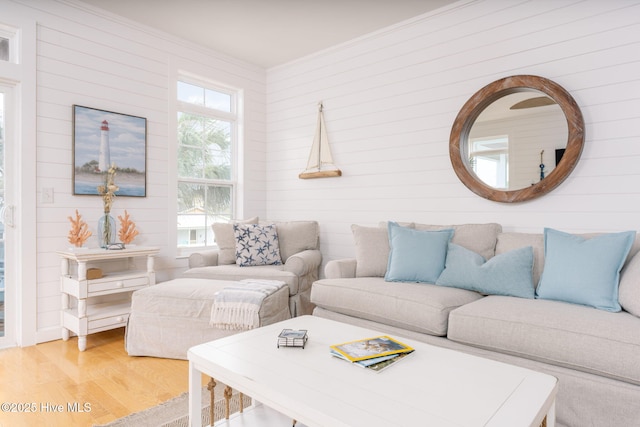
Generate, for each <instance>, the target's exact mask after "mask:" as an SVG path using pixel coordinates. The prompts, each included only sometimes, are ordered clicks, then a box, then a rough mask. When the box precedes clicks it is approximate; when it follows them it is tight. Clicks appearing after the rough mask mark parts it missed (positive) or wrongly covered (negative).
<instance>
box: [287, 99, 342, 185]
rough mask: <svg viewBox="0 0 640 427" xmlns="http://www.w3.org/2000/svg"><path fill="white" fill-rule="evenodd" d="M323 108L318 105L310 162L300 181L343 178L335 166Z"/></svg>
mask: <svg viewBox="0 0 640 427" xmlns="http://www.w3.org/2000/svg"><path fill="white" fill-rule="evenodd" d="M322 108H323V107H322V102H321V103H320V104H318V124H317V126H316V134H315V136H314V138H313V145H312V146H311V153H310V154H309V161H308V162H307V168H306V169H305V170H304V171H303V172H302V173H301V174H299V175H298V178H300V179H311V178H330V177H334V176H342V171H341V170H340V169H338V168H337V167H336V166H335V165H334V164H333V158H332V157H331V149H330V148H329V138H328V136H327V129H326V127H325V125H324V115H323V114H322Z"/></svg>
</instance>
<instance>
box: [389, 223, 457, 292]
mask: <svg viewBox="0 0 640 427" xmlns="http://www.w3.org/2000/svg"><path fill="white" fill-rule="evenodd" d="M387 227H388V230H389V249H390V250H389V262H388V264H387V272H386V274H385V276H384V279H385V280H386V281H388V282H426V283H435V281H436V279H437V278H438V276H440V273H442V270H443V269H444V261H445V259H446V257H447V246H448V245H449V241H450V240H451V238H452V237H453V229H446V230H438V231H423V230H415V229H412V228H407V227H402V226H400V225H398V224H397V223H395V222H389V224H388V225H387Z"/></svg>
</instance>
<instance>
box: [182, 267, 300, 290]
mask: <svg viewBox="0 0 640 427" xmlns="http://www.w3.org/2000/svg"><path fill="white" fill-rule="evenodd" d="M181 277H186V278H193V279H215V280H243V279H267V280H281V281H283V282H285V283H286V284H287V285H288V286H289V294H290V295H295V294H297V293H298V288H299V283H298V276H296V275H295V274H294V273H292V272H290V271H285V267H284V265H259V266H255V267H240V266H239V265H236V264H230V265H217V266H211V267H196V268H190V269H189V270H187V271H185V272H184V273H182V275H181Z"/></svg>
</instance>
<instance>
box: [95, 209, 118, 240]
mask: <svg viewBox="0 0 640 427" xmlns="http://www.w3.org/2000/svg"><path fill="white" fill-rule="evenodd" d="M98 241H99V244H100V247H101V248H106V247H107V246H109V245H111V244H113V243H115V242H116V220H115V219H114V218H113V217H112V216H111V215H109V214H108V213H105V214H104V215H103V216H101V217H100V219H99V220H98Z"/></svg>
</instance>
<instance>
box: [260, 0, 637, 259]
mask: <svg viewBox="0 0 640 427" xmlns="http://www.w3.org/2000/svg"><path fill="white" fill-rule="evenodd" d="M639 17H640V2H638V1H627V0H612V1H608V2H602V1H599V0H584V1H578V0H561V1H554V2H539V1H515V2H505V1H501V0H477V1H460V2H458V3H455V4H454V5H452V6H450V7H447V8H443V9H440V10H438V11H435V12H434V13H431V14H426V15H423V16H421V17H417V18H415V19H413V20H409V21H406V22H404V23H401V24H399V25H396V26H394V27H391V28H387V29H385V30H383V31H379V32H377V33H374V34H371V35H368V36H367V37H362V38H360V39H357V40H354V41H352V42H350V43H345V44H343V45H340V46H337V47H335V48H333V49H328V50H326V51H323V52H320V53H318V54H315V55H311V56H308V57H306V58H302V59H300V60H298V61H294V62H291V63H289V64H285V65H283V66H279V67H275V68H272V69H270V70H268V72H267V156H268V163H267V190H268V191H267V211H268V214H269V217H271V218H278V219H317V220H318V221H320V223H321V240H322V252H323V256H324V260H325V263H326V261H328V260H330V259H336V258H342V257H353V256H354V248H353V241H352V236H351V230H350V225H351V224H353V223H357V224H364V225H376V224H377V223H378V222H379V221H386V220H399V221H416V222H425V223H434V224H452V223H468V222H499V223H501V224H502V225H503V227H504V229H505V230H515V231H524V232H541V231H542V229H543V227H554V228H558V229H562V230H566V231H568V232H581V231H609V230H613V231H616V230H627V229H633V230H639V229H640V185H638V184H639V183H640V168H638V166H637V165H638V164H639V162H640V148H639V147H640V143H639V139H640V18H639ZM514 74H535V75H540V76H543V77H546V78H549V79H551V80H554V81H556V82H557V83H559V84H560V85H562V86H563V87H564V88H566V89H567V90H568V91H569V92H570V93H571V94H572V96H573V97H574V98H575V99H576V101H577V103H578V104H579V106H580V108H581V109H582V112H583V114H584V118H585V122H586V143H585V148H584V151H583V153H582V157H581V160H580V162H579V164H578V166H577V168H576V169H575V170H574V172H573V174H572V175H571V176H570V177H569V178H568V179H567V180H566V181H565V182H564V183H563V184H562V185H561V186H560V187H559V188H557V189H556V190H555V191H553V192H552V193H551V194H549V195H547V196H545V197H543V198H540V199H537V200H534V201H530V202H525V203H520V204H511V205H509V204H499V203H495V202H490V201H487V200H484V199H482V198H479V197H478V196H476V195H475V194H473V193H471V191H469V190H468V189H467V188H466V187H464V186H463V185H462V184H461V183H460V182H459V181H458V179H457V177H456V175H455V173H454V172H453V170H452V168H451V164H450V161H449V154H448V142H449V133H450V130H451V125H452V124H453V121H454V119H455V117H456V114H457V113H458V111H459V109H460V108H461V107H462V105H463V104H464V102H466V100H467V99H468V98H469V97H471V95H473V93H475V92H476V91H477V90H479V89H480V88H481V87H483V86H484V85H486V84H488V83H490V82H492V81H494V80H496V79H499V78H502V77H505V76H509V75H514ZM320 100H322V101H323V102H324V106H325V110H324V112H325V120H326V124H327V133H328V135H329V139H330V142H331V149H332V152H333V157H334V161H335V162H336V164H337V166H338V167H339V168H340V169H341V170H342V172H343V176H342V177H341V178H331V179H317V180H300V179H298V178H297V174H298V173H299V172H301V171H302V170H303V169H304V166H305V164H306V159H307V156H308V150H309V149H310V146H311V141H312V135H313V131H314V127H315V117H316V104H317V103H318V101H320ZM530 166H531V168H532V170H533V171H534V173H535V171H537V170H539V169H538V162H537V161H536V162H535V163H532V164H531V165H530Z"/></svg>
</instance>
